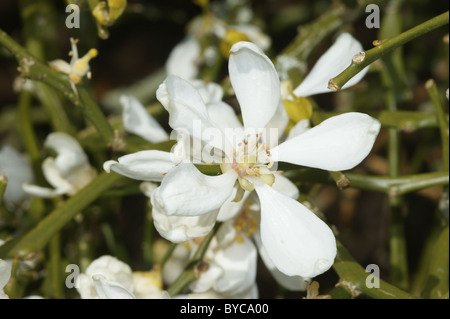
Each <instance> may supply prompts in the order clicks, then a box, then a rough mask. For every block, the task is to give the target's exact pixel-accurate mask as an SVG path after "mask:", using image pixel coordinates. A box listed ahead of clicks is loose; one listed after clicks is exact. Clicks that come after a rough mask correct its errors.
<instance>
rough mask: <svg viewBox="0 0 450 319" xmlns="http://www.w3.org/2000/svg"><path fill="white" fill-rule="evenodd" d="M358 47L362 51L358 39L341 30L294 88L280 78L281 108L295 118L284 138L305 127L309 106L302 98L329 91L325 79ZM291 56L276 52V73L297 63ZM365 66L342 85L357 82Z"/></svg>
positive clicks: (347, 61) (342, 66) (338, 70)
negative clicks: (282, 106)
mask: <svg viewBox="0 0 450 319" xmlns="http://www.w3.org/2000/svg"><path fill="white" fill-rule="evenodd" d="M361 51H363V47H362V45H361V43H360V42H359V41H358V40H356V39H355V38H353V36H352V35H351V34H349V33H342V34H341V35H339V37H338V38H337V39H336V41H335V42H334V43H333V45H332V46H331V47H330V48H329V49H328V50H327V51H326V52H325V53H324V54H322V55H321V56H320V57H319V59H318V60H317V62H316V63H315V64H314V66H313V68H312V69H311V70H310V72H309V73H308V74H307V75H306V77H305V78H304V80H303V81H302V82H301V83H300V84H299V85H298V86H297V87H296V88H295V89H293V90H292V88H290V81H289V80H287V81H283V82H282V94H281V99H282V102H283V104H284V109H286V111H287V112H288V113H289V114H290V117H291V119H292V120H294V122H296V124H295V125H294V126H293V127H292V128H291V129H290V130H289V136H288V138H292V137H294V136H296V135H299V134H300V133H303V132H305V131H306V130H307V129H308V128H309V117H310V116H311V113H312V106H311V104H310V103H309V102H308V101H307V100H306V99H305V98H306V97H309V96H312V95H316V94H323V93H331V92H332V91H331V90H330V89H328V81H329V80H330V79H331V78H333V77H335V76H336V75H338V74H340V73H341V72H342V71H343V70H345V69H346V68H347V67H348V66H349V64H350V62H351V61H352V58H353V56H354V55H355V54H357V53H359V52H361ZM292 59H293V58H291V57H287V56H280V57H279V59H278V70H279V73H280V74H285V76H284V77H287V71H288V70H289V69H290V68H292V67H295V66H296V65H295V64H294V62H295V63H298V61H297V60H294V61H292ZM368 70H369V67H366V68H364V69H363V70H362V71H361V72H359V73H358V74H356V75H355V76H354V77H353V78H352V79H350V81H348V82H347V83H346V84H345V85H344V86H343V87H342V89H346V88H349V87H351V86H353V85H355V84H357V83H359V82H360V81H361V80H362V78H363V77H364V76H365V75H366V73H367V71H368ZM342 89H341V90H342Z"/></svg>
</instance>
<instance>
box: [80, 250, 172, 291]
mask: <svg viewBox="0 0 450 319" xmlns="http://www.w3.org/2000/svg"><path fill="white" fill-rule="evenodd" d="M76 287H77V291H78V293H79V294H80V296H81V298H82V299H135V298H162V297H163V293H162V290H161V288H162V281H161V277H160V272H159V271H157V272H152V271H149V272H132V270H131V268H130V266H128V265H127V264H126V263H124V262H123V261H120V260H119V259H117V258H116V257H113V256H109V255H103V256H101V257H99V258H97V259H95V260H94V261H93V262H92V263H91V264H90V265H89V266H88V267H87V269H86V272H85V273H83V274H80V275H79V276H78V279H77V283H76Z"/></svg>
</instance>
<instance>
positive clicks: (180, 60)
mask: <svg viewBox="0 0 450 319" xmlns="http://www.w3.org/2000/svg"><path fill="white" fill-rule="evenodd" d="M200 49H201V48H200V43H199V42H198V41H197V40H196V39H195V38H193V37H190V36H188V37H186V38H185V39H183V41H181V42H180V43H179V44H177V45H176V46H175V47H174V48H173V49H172V51H171V52H170V54H169V58H168V59H167V61H166V72H167V74H168V75H171V74H174V75H177V76H179V77H181V78H183V79H185V80H191V79H194V78H196V77H197V74H198V66H197V65H196V62H197V59H198V58H199V57H200Z"/></svg>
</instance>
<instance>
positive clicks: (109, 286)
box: [92, 274, 136, 299]
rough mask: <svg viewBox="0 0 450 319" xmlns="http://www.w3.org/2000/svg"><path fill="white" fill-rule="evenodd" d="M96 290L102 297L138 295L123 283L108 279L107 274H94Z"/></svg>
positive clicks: (125, 297) (126, 297) (133, 297)
mask: <svg viewBox="0 0 450 319" xmlns="http://www.w3.org/2000/svg"><path fill="white" fill-rule="evenodd" d="M92 279H93V280H94V286H95V290H96V291H97V294H98V297H99V298H100V299H135V298H136V297H135V296H134V295H133V294H132V293H131V292H130V291H128V290H127V289H126V288H125V287H124V286H122V285H121V284H119V283H117V282H114V281H109V280H106V278H105V276H103V275H101V274H95V275H93V276H92Z"/></svg>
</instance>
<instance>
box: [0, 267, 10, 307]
mask: <svg viewBox="0 0 450 319" xmlns="http://www.w3.org/2000/svg"><path fill="white" fill-rule="evenodd" d="M10 277H11V264H10V263H9V262H7V261H5V260H3V259H0V299H9V296H8V295H7V294H6V293H5V292H4V290H3V288H4V287H5V286H6V284H7V283H8V281H9V278H10Z"/></svg>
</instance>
